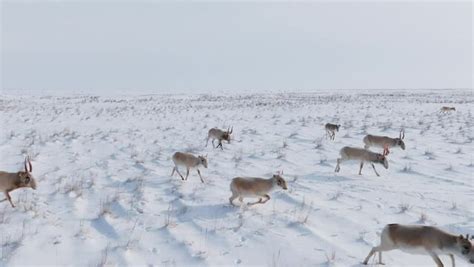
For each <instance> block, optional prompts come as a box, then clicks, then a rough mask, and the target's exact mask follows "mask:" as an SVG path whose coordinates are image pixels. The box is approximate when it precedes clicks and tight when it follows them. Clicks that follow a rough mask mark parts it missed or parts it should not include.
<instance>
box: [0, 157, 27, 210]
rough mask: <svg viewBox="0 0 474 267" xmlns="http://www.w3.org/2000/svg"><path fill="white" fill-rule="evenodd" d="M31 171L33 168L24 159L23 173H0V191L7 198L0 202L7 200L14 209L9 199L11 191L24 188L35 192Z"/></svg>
mask: <svg viewBox="0 0 474 267" xmlns="http://www.w3.org/2000/svg"><path fill="white" fill-rule="evenodd" d="M28 167H29V168H28ZM32 171H33V167H32V165H31V161H30V158H29V157H27V158H26V159H25V171H19V172H13V173H10V172H2V171H0V191H2V192H3V193H4V194H5V196H6V197H7V198H6V199H4V200H1V201H0V202H3V201H5V200H8V201H9V202H10V204H11V205H12V207H13V208H14V207H15V205H13V202H12V198H11V197H10V192H11V191H13V190H16V189H19V188H24V187H30V188H33V189H35V190H36V181H35V178H33V175H32V174H31V172H32Z"/></svg>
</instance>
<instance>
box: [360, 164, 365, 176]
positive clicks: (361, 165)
mask: <svg viewBox="0 0 474 267" xmlns="http://www.w3.org/2000/svg"><path fill="white" fill-rule="evenodd" d="M362 167H364V162H363V161H361V162H360V168H359V175H362Z"/></svg>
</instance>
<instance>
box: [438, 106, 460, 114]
mask: <svg viewBox="0 0 474 267" xmlns="http://www.w3.org/2000/svg"><path fill="white" fill-rule="evenodd" d="M451 111H456V108H455V107H446V106H444V107H442V108H441V110H440V111H439V112H440V113H450V112H451Z"/></svg>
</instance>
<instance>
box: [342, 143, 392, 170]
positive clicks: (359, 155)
mask: <svg viewBox="0 0 474 267" xmlns="http://www.w3.org/2000/svg"><path fill="white" fill-rule="evenodd" d="M339 154H340V155H341V157H340V158H338V159H337V165H336V169H335V170H334V171H335V172H339V170H340V169H341V167H340V166H339V165H340V164H341V163H342V162H344V161H349V160H357V161H360V169H359V175H362V167H364V163H365V162H370V164H371V165H372V168H374V172H375V174H376V175H377V176H380V175H379V173H378V172H377V170H376V169H375V165H374V163H380V164H382V165H383V166H384V167H385V169H388V161H387V158H386V157H385V156H384V155H382V154H379V153H374V152H372V151H369V150H367V149H363V148H355V147H348V146H346V147H343V148H342V149H341V151H340V152H339Z"/></svg>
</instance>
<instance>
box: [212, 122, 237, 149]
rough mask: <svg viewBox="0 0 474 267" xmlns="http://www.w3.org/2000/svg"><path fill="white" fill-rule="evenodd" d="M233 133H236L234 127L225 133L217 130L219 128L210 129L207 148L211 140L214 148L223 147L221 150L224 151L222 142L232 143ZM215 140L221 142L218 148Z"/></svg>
mask: <svg viewBox="0 0 474 267" xmlns="http://www.w3.org/2000/svg"><path fill="white" fill-rule="evenodd" d="M233 131H234V127H232V128H230V127H229V128H227V131H223V130H221V129H217V128H212V129H210V130H209V133H208V134H207V141H206V146H207V145H208V144H209V139H212V147H214V148H218V147H221V149H223V148H222V140H225V141H227V142H228V143H230V135H231V134H232V132H233ZM215 139H217V140H218V141H219V144H218V145H217V146H215V145H214V140H215Z"/></svg>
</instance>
